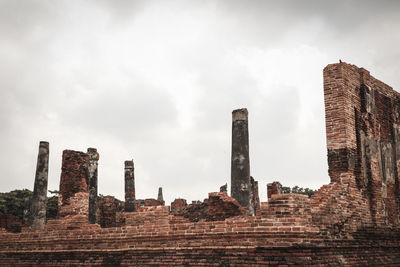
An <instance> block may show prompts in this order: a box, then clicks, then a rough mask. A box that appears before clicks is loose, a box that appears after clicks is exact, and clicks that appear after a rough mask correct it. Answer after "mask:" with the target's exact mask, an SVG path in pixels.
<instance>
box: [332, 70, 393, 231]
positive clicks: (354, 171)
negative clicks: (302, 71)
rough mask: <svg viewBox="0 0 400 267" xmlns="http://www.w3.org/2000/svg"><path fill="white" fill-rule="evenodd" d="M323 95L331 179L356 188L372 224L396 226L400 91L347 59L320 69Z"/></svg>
mask: <svg viewBox="0 0 400 267" xmlns="http://www.w3.org/2000/svg"><path fill="white" fill-rule="evenodd" d="M324 93H325V112H326V134H327V147H328V164H329V174H330V177H331V181H332V182H338V183H349V184H350V185H351V186H354V187H356V188H357V189H359V190H360V191H361V193H362V194H363V196H364V197H365V198H366V199H367V200H368V205H369V209H370V215H371V216H372V218H371V219H372V220H373V222H374V223H377V224H380V225H385V224H391V225H398V224H399V214H400V212H399V211H400V183H399V171H400V169H399V167H400V94H399V93H397V92H395V91H394V90H393V89H392V88H391V87H390V86H388V85H386V84H384V83H382V82H381V81H379V80H377V79H375V78H374V77H372V76H371V75H370V73H369V72H368V71H367V70H365V69H363V68H358V67H356V66H354V65H350V64H346V63H339V64H331V65H328V66H327V67H326V68H325V69H324ZM343 177H346V179H345V180H343V179H342V178H343Z"/></svg>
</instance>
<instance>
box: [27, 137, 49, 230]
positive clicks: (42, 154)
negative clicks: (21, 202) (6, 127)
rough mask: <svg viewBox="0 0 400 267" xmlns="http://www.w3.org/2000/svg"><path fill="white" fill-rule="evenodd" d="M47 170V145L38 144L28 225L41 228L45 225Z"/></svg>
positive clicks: (44, 143)
mask: <svg viewBox="0 0 400 267" xmlns="http://www.w3.org/2000/svg"><path fill="white" fill-rule="evenodd" d="M48 170H49V143H48V142H44V141H42V142H40V144H39V154H38V159H37V165H36V176H35V185H34V189H33V195H32V198H31V203H30V211H29V224H30V225H31V226H32V227H34V228H42V227H43V226H44V225H45V223H46V196H47V179H48Z"/></svg>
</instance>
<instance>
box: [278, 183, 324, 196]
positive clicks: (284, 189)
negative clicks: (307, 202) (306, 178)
mask: <svg viewBox="0 0 400 267" xmlns="http://www.w3.org/2000/svg"><path fill="white" fill-rule="evenodd" d="M315 191H316V190H313V189H310V188H308V187H307V188H302V187H299V186H297V185H296V186H294V187H292V188H290V187H289V186H282V193H283V194H290V193H294V194H302V195H307V196H308V197H311V196H312V195H314V193H315Z"/></svg>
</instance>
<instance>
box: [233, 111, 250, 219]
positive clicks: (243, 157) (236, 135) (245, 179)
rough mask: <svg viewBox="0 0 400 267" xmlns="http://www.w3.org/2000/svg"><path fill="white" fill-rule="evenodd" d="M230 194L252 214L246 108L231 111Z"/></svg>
mask: <svg viewBox="0 0 400 267" xmlns="http://www.w3.org/2000/svg"><path fill="white" fill-rule="evenodd" d="M231 194H232V197H233V198H235V199H236V200H237V201H238V202H239V203H240V205H242V206H243V207H246V208H247V210H248V211H249V215H254V204H253V197H252V188H251V182H250V159H249V129H248V112H247V109H245V108H243V109H237V110H234V111H233V112H232V160H231Z"/></svg>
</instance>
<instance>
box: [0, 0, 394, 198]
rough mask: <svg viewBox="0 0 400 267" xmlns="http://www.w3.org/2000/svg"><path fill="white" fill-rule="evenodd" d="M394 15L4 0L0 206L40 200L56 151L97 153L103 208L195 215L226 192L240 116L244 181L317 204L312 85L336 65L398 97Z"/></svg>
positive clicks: (365, 6)
mask: <svg viewBox="0 0 400 267" xmlns="http://www.w3.org/2000/svg"><path fill="white" fill-rule="evenodd" d="M399 29H400V1H365V0H362V1H361V0H360V1H350V0H347V1H321V0H318V1H298V0H296V1H245V0H242V1H233V0H229V1H228V0H226V1H187V0H185V1H170V0H168V1H164V0H162V1H161V0H160V1H115V0H113V1H111V0H110V1H105V0H104V1H97V0H96V1H94V0H93V1H33V0H32V1H15V0H9V1H4V0H0V101H1V104H0V147H1V149H2V153H1V154H0V177H1V178H0V192H6V191H10V190H13V189H22V188H28V189H33V184H34V176H35V169H36V159H37V153H38V145H39V141H41V140H45V141H49V142H50V169H49V186H48V188H49V189H52V190H54V189H58V187H59V180H60V172H61V157H62V151H63V150H64V149H72V150H79V151H85V152H86V149H87V148H88V147H95V148H97V149H98V152H99V153H100V161H99V180H98V183H99V193H101V194H104V195H114V196H116V197H118V198H120V199H124V160H127V159H132V158H133V159H134V162H135V177H136V197H137V198H156V197H157V190H158V187H159V186H162V187H163V189H164V198H165V200H166V202H167V204H169V203H170V202H171V201H172V200H173V199H174V198H178V197H183V198H186V199H188V201H191V200H203V199H204V198H206V197H207V193H208V192H215V191H218V190H219V187H220V186H221V185H223V184H225V183H226V182H228V188H230V157H231V151H230V149H231V116H232V115H231V112H232V110H233V109H236V108H242V107H246V108H247V109H248V110H249V131H250V167H251V175H252V176H253V177H254V178H255V179H256V180H258V181H259V186H260V198H261V200H262V201H265V200H266V184H267V183H269V182H272V181H274V180H278V181H280V182H281V183H282V184H284V185H288V186H294V185H300V186H303V187H310V188H314V189H316V188H319V187H320V186H322V185H323V184H327V183H329V177H328V173H327V158H326V140H325V119H324V116H325V115H324V105H323V81H322V70H323V68H324V67H325V66H326V65H327V64H329V63H336V62H338V61H339V59H342V61H345V62H348V63H352V64H356V65H357V66H359V67H364V68H366V69H368V70H369V71H370V72H371V74H372V75H373V76H375V77H376V78H378V79H380V80H382V81H384V82H385V83H387V84H389V85H391V86H393V88H394V89H396V90H398V89H399V87H400V78H399V73H400V31H399Z"/></svg>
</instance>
